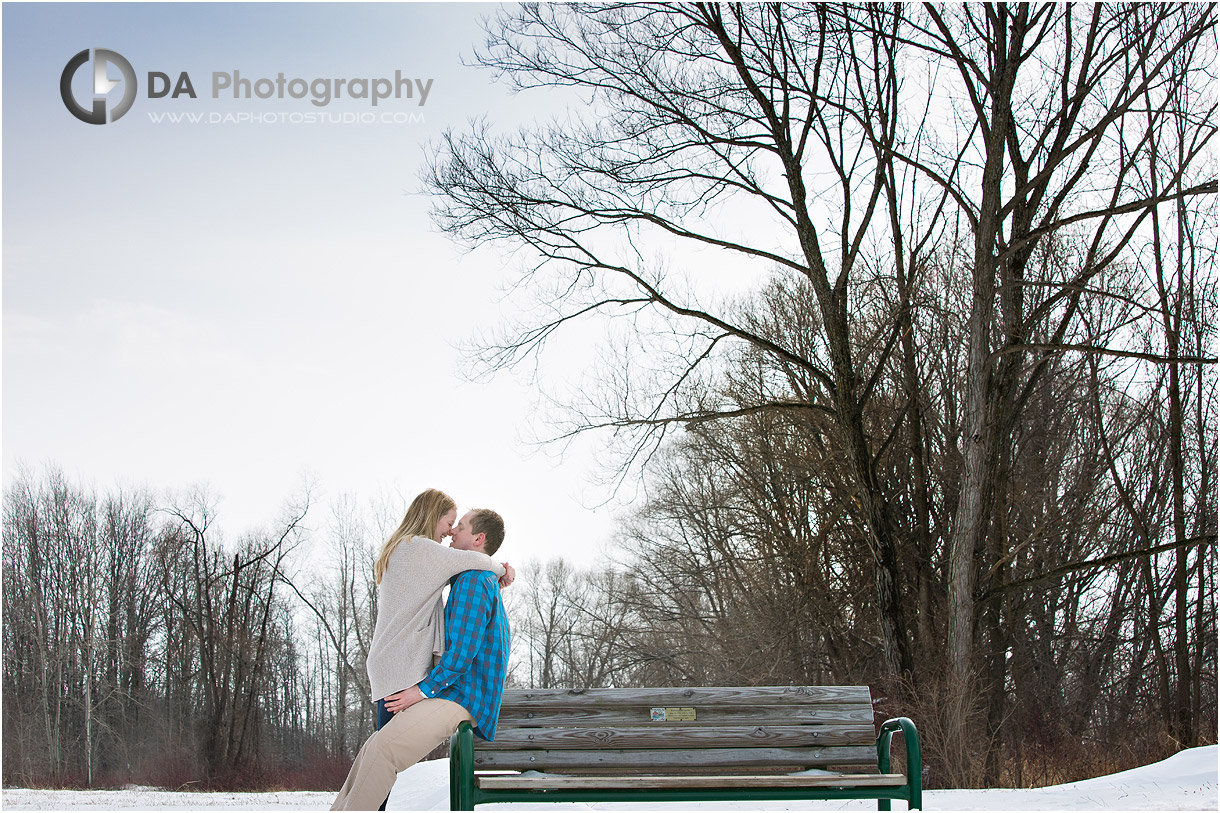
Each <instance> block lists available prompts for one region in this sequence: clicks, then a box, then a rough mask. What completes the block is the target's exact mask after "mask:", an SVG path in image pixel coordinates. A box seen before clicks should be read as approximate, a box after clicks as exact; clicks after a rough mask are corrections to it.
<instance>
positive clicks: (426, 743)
mask: <svg viewBox="0 0 1220 813" xmlns="http://www.w3.org/2000/svg"><path fill="white" fill-rule="evenodd" d="M476 527H478V528H485V529H487V530H484V531H481V532H479V533H474V532H473V529H474V528H476ZM489 538H490V539H494V542H495V544H494V545H492V546H491V547H492V548H493V550H494V549H495V548H498V547H499V543H500V541H501V540H503V538H504V521H503V520H501V519H500V515H499V514H497V513H496V512H494V511H489V510H487V509H479V510H477V511H471V512H469V513H468V514H466V515H465V516H464V517H462V519H461V521H460V522H459V523H458V525H457V526H456V527H455V528H454V531H453V539H452V542H451V543H450V544H451V545H452V546H453V547H455V548H459V549H461V550H478V551H483V552H485V548H486V547H487V542H488V541H489ZM508 646H509V628H508V614H507V613H506V612H505V610H504V602H503V600H502V599H501V598H500V585H499V584H498V583H497V580H496V576H495V574H494V573H491V572H488V571H478V570H467V571H465V572H464V573H459V574H458V575H457V576H456V577H455V578H454V579H453V582H452V586H451V588H450V592H449V602H448V604H447V605H446V606H445V654H444V655H443V656H442V657H441V660H440V663H438V664H437V665H436V666H435V667H433V669H432V671H431V672H429V673H428V676H427V677H425V678H424V679H423V680H421V681H420V682H419V683H417V684H416V685H414V686H412V687H411V688H409V689H404V690H403V691H401V692H398V693H396V694H392V695H390V696H389V697H387V698H386V708H387V709H388V710H390V711H392V712H396V713H395V714H394V717H393V718H391V720H390V722H389V723H387V724H386V725H385V726H383V727H382V728H381V729H380V730H379V731H377V732H376V733H374V734H373V736H372V737H370V738H369V739H368V740H367V741H366V742H365V743H364V746H363V747H362V748H361V749H360V753H359V754H357V755H356V761H355V763H354V764H353V765H352V769H351V771H350V772H348V775H347V781H346V782H344V784H343V788H342V789H341V790H340V791H339V796H338V798H337V799H336V800H335V803H334V805H333V806H332V807H331V810H372V809H374V806H375V805H377V804H378V803H381V804H382V805H383V809H384V802H383V801H382V800H384V799H387V798H388V796H389V793H390V788H392V787H393V786H394V780H395V779H396V778H397V776H398V773H399V771H404V770H406V769H407V768H409V767H411V766H412V765H414V764H415V763H416V762H418V761H419V760H420V759H422V758H423V757H424V756H426V755H427V754H428V752H430V751H431V750H432V749H433V748H435V747H436V746H437V745H438V744H440V743H442V742H444V741H445V740H446V739H447V738H449V737H450V736H451V735H452V734H453V732H455V731H457V727H458V724H459V723H461V722H462V721H464V720H468V721H470V722H471V723H472V724H473V726H474V732H475V733H476V734H478V735H479V736H480V737H482V738H483V739H485V740H493V739H495V736H496V723H497V721H498V720H499V719H500V700H501V699H502V698H503V696H504V678H505V676H506V675H507V673H508Z"/></svg>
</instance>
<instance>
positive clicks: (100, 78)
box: [59, 48, 136, 124]
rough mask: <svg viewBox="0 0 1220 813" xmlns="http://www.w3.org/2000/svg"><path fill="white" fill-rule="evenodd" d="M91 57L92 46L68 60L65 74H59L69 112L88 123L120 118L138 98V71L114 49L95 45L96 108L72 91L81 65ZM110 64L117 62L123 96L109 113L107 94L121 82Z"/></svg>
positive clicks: (105, 121)
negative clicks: (109, 69)
mask: <svg viewBox="0 0 1220 813" xmlns="http://www.w3.org/2000/svg"><path fill="white" fill-rule="evenodd" d="M88 61H89V49H88V48H86V49H85V50H83V51H81V52H80V53H79V54H77V55H76V56H74V57H72V58H71V59H70V60H68V64H67V65H66V66H65V67H64V72H63V75H62V76H60V77H59V95H60V96H61V97H63V100H64V106H65V107H67V108H68V112H70V113H71V114H72V115H74V116H76V117H77V118H78V119H80V120H81V121H83V122H86V123H87V124H106V123H108V122H111V121H118V120H119V119H121V118H122V117H123V114H124V113H126V112H127V111H128V110H130V109H131V103H132V102H134V101H135V100H136V72H135V70H133V69H132V67H131V63H130V62H128V61H127V60H126V59H124V58H123V57H122V56H120V55H119V54H116V53H115V52H114V51H109V50H107V49H105V48H94V49H93V99H92V109H87V108H85V107H83V106H82V105H81V104H80V102H78V101H77V100H76V97H75V96H73V95H72V79H73V77H75V76H76V72H77V70H79V69H80V66H81V65H84V64H85V63H86V62H88ZM107 65H114V66H115V67H116V68H118V69H119V73H120V74H121V75H122V77H123V78H122V80H121V81H122V83H123V98H121V99H119V103H118V104H116V105H115V106H114V107H113V108H112V109H111V110H110V116H109V118H107V116H106V95H107V94H108V93H110V91H111V90H113V89H114V87H115V85H117V84H119V81H120V80H118V79H111V78H110V76H109V74H108V73H107V71H106V66H107Z"/></svg>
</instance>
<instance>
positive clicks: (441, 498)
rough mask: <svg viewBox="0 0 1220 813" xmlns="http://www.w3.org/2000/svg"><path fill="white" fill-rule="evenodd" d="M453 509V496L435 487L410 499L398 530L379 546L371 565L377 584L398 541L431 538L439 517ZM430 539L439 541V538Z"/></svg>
mask: <svg viewBox="0 0 1220 813" xmlns="http://www.w3.org/2000/svg"><path fill="white" fill-rule="evenodd" d="M455 510H457V503H455V502H454V501H453V498H452V497H450V496H449V495H448V494H446V493H445V492H443V491H437V490H436V489H435V488H430V489H428V490H427V491H425V492H424V493H423V494H420V495H419V496H418V497H416V498H415V499H413V500H411V505H410V506H408V507H407V513H406V515H405V516H404V517H403V518H402V522H401V523H400V524H399V525H398V530H396V531H394V533H392V534H390V538H389V539H387V540H386V541H385V544H384V545H382V546H381V555H380V556H378V557H377V564H376V565H375V566H374V567H373V575H374V576H376V577H377V584H381V577H382V576H384V575H385V571H386V568H387V567H389V566H390V555H391V554H393V553H394V549H395V548H397V547H398V543H399V542H401V541H403V540H404V539H410V538H411V537H413V536H423V537H427V538H428V539H432V537H433V536H434V535H435V534H436V526H437V524H439V523H440V521H441V517H443V516H445V514H448V513H449V512H450V511H455ZM432 541H433V542H440V540H439V539H433V540H432Z"/></svg>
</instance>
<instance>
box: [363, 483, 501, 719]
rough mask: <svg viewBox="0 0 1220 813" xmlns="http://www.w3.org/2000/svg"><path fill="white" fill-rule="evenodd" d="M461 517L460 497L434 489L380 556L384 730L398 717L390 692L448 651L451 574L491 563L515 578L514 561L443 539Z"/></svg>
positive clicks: (375, 664)
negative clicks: (388, 702)
mask: <svg viewBox="0 0 1220 813" xmlns="http://www.w3.org/2000/svg"><path fill="white" fill-rule="evenodd" d="M456 519H457V504H456V503H455V502H454V501H453V498H452V497H450V496H449V495H448V494H445V493H444V492H443V491H437V490H436V489H434V488H430V489H428V490H427V491H425V492H423V493H422V494H420V495H419V496H418V497H416V498H415V499H414V500H412V501H411V505H410V507H408V508H407V513H406V515H405V516H404V517H403V518H402V522H401V523H400V524H399V526H398V528H397V530H395V531H394V533H392V534H390V538H389V539H387V540H386V542H385V544H384V545H383V546H382V548H381V555H380V556H378V557H377V564H376V566H375V567H374V568H373V572H374V575H375V576H376V579H377V621H376V623H375V624H374V626H373V642H372V644H371V645H370V646H369V654H368V660H367V661H366V664H365V666H366V668H367V670H368V674H369V686H370V688H371V689H372V696H373V698H374V699H375V700H376V703H377V728H378V729H380V728H381V727H382V726H383V725H385V724H386V723H387V722H389V720H390V718H391V717H392V716H393V715H392V714H391V713H390V712H389V711H387V710H386V707H385V699H386V697H388V696H389V695H391V694H394V693H396V692H399V691H401V690H403V689H407V688H410V687H411V686H414V685H415V684H416V683H419V682H420V681H421V680H423V679H424V677H426V676H427V674H428V671H429V670H430V669H431V668H432V666H433V665H434V662H435V659H436V658H438V657H439V656H440V655H442V654H443V653H444V651H445V607H444V603H443V602H442V599H441V591H442V590H443V589H444V587H445V585H446V584H448V583H449V580H450V579H451V578H453V577H454V576H456V575H457V574H459V573H461V572H463V571H466V570H489V571H491V572H493V573H495V574H496V575H497V576H499V577H500V584H501V586H504V587H507V586H508V585H509V584H511V583H512V580H513V578H514V575H515V574H514V572H513V569H512V568H511V567H509V566H507V565H502V564H500V563H499V562H497V561H495V560H494V559H492V558H491V557H490V556H487V555H486V554H483V553H479V552H477V551H471V550H454V549H453V548H450V547H448V546H446V545H443V544H439V543H440V541H441V540H442V539H443V538H444V537H446V536H449V535H450V532H451V531H452V529H453V523H454V521H455V520H456Z"/></svg>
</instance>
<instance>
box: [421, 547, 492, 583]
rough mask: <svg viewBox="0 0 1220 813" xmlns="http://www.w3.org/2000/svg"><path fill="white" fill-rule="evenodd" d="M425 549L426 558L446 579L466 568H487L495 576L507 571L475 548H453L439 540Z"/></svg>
mask: <svg viewBox="0 0 1220 813" xmlns="http://www.w3.org/2000/svg"><path fill="white" fill-rule="evenodd" d="M433 548H434V549H433ZM427 550H428V558H430V559H431V560H432V561H433V562H434V563H435V565H436V567H437V569H438V570H440V571H441V572H442V573H443V574H444V576H445V580H446V581H448V580H449V579H450V578H452V577H453V576H456V575H457V574H459V573H462V572H464V571H467V570H487V571H490V572H491V573H495V574H496V576H497V578H498V577H500V576H503V575H504V574H505V573H506V572H507V571H505V569H504V565H502V564H500V563H499V562H497V561H496V560H495V559H492V558H491V557H490V556H488V555H487V554H486V553H479V552H478V551H476V550H454V549H453V548H451V547H449V546H448V545H442V544H441V543H439V542H438V543H436V544H435V545H433V546H432V547H430V548H428V549H427Z"/></svg>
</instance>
